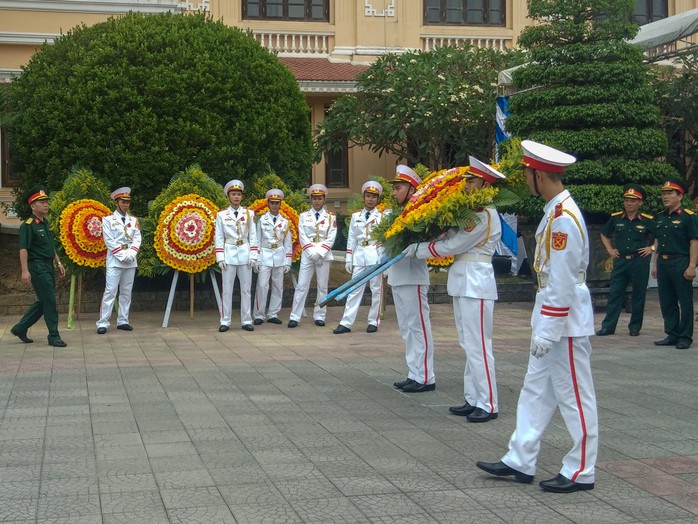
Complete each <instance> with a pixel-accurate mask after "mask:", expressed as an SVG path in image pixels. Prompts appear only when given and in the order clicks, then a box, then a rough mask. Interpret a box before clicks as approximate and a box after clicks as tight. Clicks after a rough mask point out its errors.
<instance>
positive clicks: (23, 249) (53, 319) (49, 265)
mask: <svg viewBox="0 0 698 524" xmlns="http://www.w3.org/2000/svg"><path fill="white" fill-rule="evenodd" d="M27 201H28V202H29V206H30V207H31V209H32V215H31V217H29V218H28V219H27V220H26V221H25V222H23V223H22V225H20V226H19V262H20V265H21V267H22V282H24V283H25V284H31V285H32V286H33V287H34V292H35V293H36V297H37V298H38V300H37V301H36V302H34V303H33V304H32V305H31V306H30V307H29V309H28V310H27V312H26V313H25V314H24V316H23V317H22V320H20V321H19V322H18V323H17V324H15V325H14V326H13V327H12V329H11V330H10V331H11V333H12V334H13V335H15V336H16V337H18V338H19V339H20V340H21V341H22V342H24V343H25V344H30V343H32V342H34V341H33V340H32V339H31V338H29V337H28V336H27V331H28V330H29V328H30V327H31V326H33V325H34V324H36V322H37V321H38V320H39V319H40V318H41V317H42V316H43V317H44V320H46V326H47V327H48V344H49V346H54V347H58V348H63V347H65V346H66V345H67V344H66V343H65V342H63V340H61V336H60V334H59V333H58V311H57V310H56V273H55V271H54V269H53V264H54V262H55V264H56V266H57V267H58V271H59V273H60V275H61V277H63V276H65V268H64V267H63V264H61V261H60V260H59V259H58V255H56V249H55V248H54V246H53V235H52V234H51V230H50V229H49V225H48V222H47V221H46V214H47V213H48V194H47V193H46V190H45V189H44V188H42V187H36V188H34V189H32V191H31V192H30V193H29V198H28V199H27Z"/></svg>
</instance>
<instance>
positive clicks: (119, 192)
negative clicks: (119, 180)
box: [111, 187, 131, 200]
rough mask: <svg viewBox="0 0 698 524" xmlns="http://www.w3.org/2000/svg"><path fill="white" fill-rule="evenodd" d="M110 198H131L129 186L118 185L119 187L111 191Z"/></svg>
mask: <svg viewBox="0 0 698 524" xmlns="http://www.w3.org/2000/svg"><path fill="white" fill-rule="evenodd" d="M111 198H112V200H116V199H117V198H120V199H121V200H131V188H130V187H120V188H119V189H116V190H114V191H112V193H111Z"/></svg>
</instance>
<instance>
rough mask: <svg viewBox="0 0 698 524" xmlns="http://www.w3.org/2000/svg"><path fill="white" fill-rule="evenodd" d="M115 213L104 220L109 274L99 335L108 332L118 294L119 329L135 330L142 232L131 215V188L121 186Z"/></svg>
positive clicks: (115, 195) (115, 199) (117, 195)
mask: <svg viewBox="0 0 698 524" xmlns="http://www.w3.org/2000/svg"><path fill="white" fill-rule="evenodd" d="M111 197H112V199H113V200H114V203H115V204H116V210H115V211H114V213H113V214H111V215H109V216H106V217H104V218H103V219H102V238H104V244H105V245H106V246H107V274H106V285H105V288H104V295H103V296H102V305H101V306H100V308H99V317H100V318H99V320H98V321H97V333H99V334H100V335H103V334H105V333H106V332H107V329H109V317H111V313H112V309H113V308H114V299H115V298H116V294H117V292H118V293H119V311H118V314H117V318H116V329H121V330H124V331H132V330H133V328H132V327H131V325H130V324H129V323H128V314H129V310H130V309H131V291H132V289H133V279H134V277H135V276H136V268H137V267H138V260H137V259H136V256H137V255H138V250H139V249H140V247H141V230H140V224H139V223H138V219H137V218H136V217H134V216H131V215H129V214H128V211H129V209H130V207H131V188H130V187H120V188H119V189H117V190H116V191H114V192H112V194H111Z"/></svg>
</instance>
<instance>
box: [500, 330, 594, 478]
mask: <svg viewBox="0 0 698 524" xmlns="http://www.w3.org/2000/svg"><path fill="white" fill-rule="evenodd" d="M590 357H591V344H590V342H589V337H562V338H561V339H560V341H559V342H555V343H554V344H553V347H552V349H551V350H550V352H549V353H548V354H547V355H545V356H544V357H543V358H540V359H537V358H535V357H533V356H531V357H530V358H529V360H528V371H527V372H526V377H525V378H524V384H523V388H522V389H521V395H520V396H519V404H518V407H517V409H516V429H515V430H514V433H513V434H512V436H511V440H510V441H509V451H508V452H507V454H506V455H505V456H504V457H503V458H502V462H504V463H505V464H506V465H508V466H509V467H511V468H514V469H515V470H517V471H520V472H521V473H525V474H526V475H534V474H535V472H536V459H537V457H538V452H539V451H540V441H541V438H542V437H543V433H544V432H545V428H546V427H547V426H548V424H549V423H550V420H551V419H552V417H553V415H554V414H555V409H556V408H560V414H561V415H562V418H563V419H564V421H565V425H566V426H567V431H569V433H570V436H571V437H572V442H573V446H572V449H571V450H570V452H569V453H567V455H565V457H564V458H563V459H562V469H561V470H560V473H561V474H562V475H563V476H564V477H565V478H567V479H570V480H573V481H575V482H581V483H591V482H594V467H595V465H596V454H597V449H598V443H599V424H598V418H597V414H596V394H595V393H594V382H593V380H592V377H591V366H590Z"/></svg>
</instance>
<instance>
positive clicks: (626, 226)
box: [596, 184, 654, 337]
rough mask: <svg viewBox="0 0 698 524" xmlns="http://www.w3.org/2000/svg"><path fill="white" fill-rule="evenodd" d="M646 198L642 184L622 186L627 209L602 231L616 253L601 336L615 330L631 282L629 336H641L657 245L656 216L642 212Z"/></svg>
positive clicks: (602, 238)
mask: <svg viewBox="0 0 698 524" xmlns="http://www.w3.org/2000/svg"><path fill="white" fill-rule="evenodd" d="M644 198H645V190H644V189H643V188H642V186H640V185H638V184H626V185H625V186H623V209H624V211H618V212H617V213H613V214H612V215H611V218H610V219H609V220H608V222H606V225H605V226H604V228H603V230H602V231H601V242H603V245H604V246H605V247H606V251H608V254H609V255H611V257H613V271H612V272H611V289H610V290H609V293H608V305H607V306H606V318H604V319H603V322H602V323H601V329H600V330H598V331H597V332H596V334H597V335H598V336H600V337H603V336H606V335H613V333H615V331H616V324H617V323H618V317H619V316H620V310H621V308H622V307H623V302H624V299H625V289H626V286H627V285H628V282H630V283H631V284H632V286H633V294H632V301H631V313H630V323H629V324H628V330H629V332H630V336H631V337H636V336H638V335H639V334H640V329H642V318H643V316H644V314H645V296H646V295H647V281H648V280H649V278H650V261H651V260H652V251H653V246H654V217H653V216H652V215H647V214H645V213H640V212H639V209H640V206H641V205H642V201H643V199H644Z"/></svg>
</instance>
